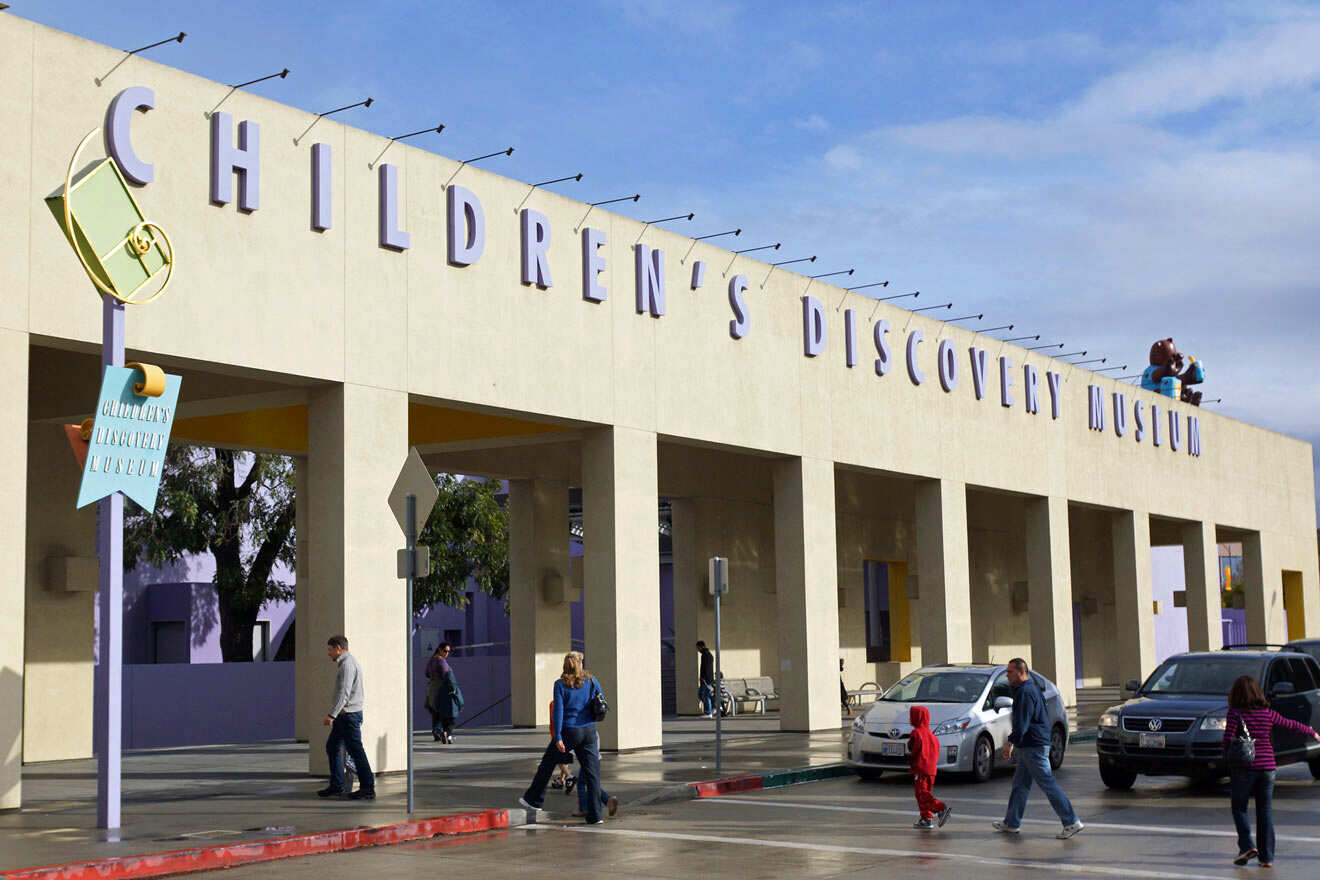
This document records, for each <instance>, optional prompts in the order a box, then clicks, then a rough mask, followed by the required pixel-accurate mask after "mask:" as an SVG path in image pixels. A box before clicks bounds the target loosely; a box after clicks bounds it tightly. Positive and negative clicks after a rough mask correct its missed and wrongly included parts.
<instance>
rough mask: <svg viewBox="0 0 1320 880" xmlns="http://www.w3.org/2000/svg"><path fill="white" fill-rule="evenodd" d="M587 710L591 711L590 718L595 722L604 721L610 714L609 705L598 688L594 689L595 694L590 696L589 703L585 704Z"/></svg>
mask: <svg viewBox="0 0 1320 880" xmlns="http://www.w3.org/2000/svg"><path fill="white" fill-rule="evenodd" d="M587 708H588V709H589V710H590V711H591V717H592V719H593V720H595V721H604V720H605V716H606V715H608V714H609V712H610V704H609V702H607V701H606V699H605V695H604V694H602V693H601V692H600V689H599V687H597V688H595V693H593V694H592V695H591V701H590V702H589V703H587Z"/></svg>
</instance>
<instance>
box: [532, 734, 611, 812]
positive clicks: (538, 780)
mask: <svg viewBox="0 0 1320 880" xmlns="http://www.w3.org/2000/svg"><path fill="white" fill-rule="evenodd" d="M562 739H563V741H564V748H565V749H567V750H568V751H570V752H572V753H573V754H574V755H576V756H577V759H578V764H580V765H581V768H582V769H581V770H579V771H578V783H577V784H578V803H580V804H583V805H584V809H585V810H586V813H587V821H588V822H595V821H597V820H598V819H600V802H601V799H600V739H599V738H598V737H597V736H596V725H594V724H588V725H586V726H584V727H565V728H564V733H563V737H562ZM562 755H563V753H562V752H560V751H559V749H558V747H556V746H555V744H554V743H550V745H548V746H546V748H545V754H544V755H542V756H541V765H540V766H539V767H537V768H536V775H535V776H533V777H532V784H531V785H530V786H528V788H527V791H525V792H523V800H525V801H527V803H529V804H531V805H532V806H534V807H536V808H537V809H538V810H539V809H540V808H541V805H542V804H543V803H545V789H546V786H548V785H549V784H550V775H551V774H552V773H554V772H555V767H557V766H559V759H560V757H562Z"/></svg>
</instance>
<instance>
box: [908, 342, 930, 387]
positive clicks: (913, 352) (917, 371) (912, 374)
mask: <svg viewBox="0 0 1320 880" xmlns="http://www.w3.org/2000/svg"><path fill="white" fill-rule="evenodd" d="M924 338H925V336H924V334H922V332H921V331H920V330H913V331H912V332H911V333H909V334H908V341H907V368H908V378H909V379H911V380H912V384H913V385H920V384H921V383H922V382H925V381H926V375H925V373H922V372H921V368H920V367H918V366H917V346H918V345H920V344H921V340H922V339H924Z"/></svg>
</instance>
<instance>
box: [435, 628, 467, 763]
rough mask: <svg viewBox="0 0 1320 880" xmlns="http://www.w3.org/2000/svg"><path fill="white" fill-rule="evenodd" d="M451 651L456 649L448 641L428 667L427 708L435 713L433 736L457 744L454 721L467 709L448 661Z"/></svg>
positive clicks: (440, 647)
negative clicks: (455, 741) (464, 708)
mask: <svg viewBox="0 0 1320 880" xmlns="http://www.w3.org/2000/svg"><path fill="white" fill-rule="evenodd" d="M450 650H452V646H451V645H450V644H449V643H448V642H441V643H440V644H439V645H436V648H435V653H434V654H432V655H431V660H430V662H428V663H427V664H426V678H427V684H426V708H427V710H428V711H430V713H431V736H432V737H434V738H435V741H436V742H443V743H453V741H454V719H455V718H457V717H458V713H459V712H460V711H461V710H462V708H463V692H462V691H461V690H459V687H458V679H457V678H455V677H454V669H453V667H452V666H450V665H449V661H448V660H447V659H446V658H447V657H448V656H449V652H450Z"/></svg>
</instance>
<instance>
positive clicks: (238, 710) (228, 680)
mask: <svg viewBox="0 0 1320 880" xmlns="http://www.w3.org/2000/svg"><path fill="white" fill-rule="evenodd" d="M369 696H370V695H368V697H369ZM292 736H293V664H292V663H204V664H190V663H151V664H146V665H136V664H134V665H129V664H125V665H124V748H127V749H147V748H160V747H164V746H191V745H207V744H211V743H245V742H258V741H260V740H267V739H288V738H291V737H292Z"/></svg>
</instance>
